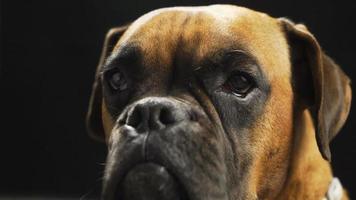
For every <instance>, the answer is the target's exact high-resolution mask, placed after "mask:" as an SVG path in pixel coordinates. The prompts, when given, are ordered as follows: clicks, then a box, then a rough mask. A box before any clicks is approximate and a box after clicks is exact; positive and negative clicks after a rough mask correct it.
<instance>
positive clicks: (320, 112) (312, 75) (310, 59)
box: [280, 18, 351, 161]
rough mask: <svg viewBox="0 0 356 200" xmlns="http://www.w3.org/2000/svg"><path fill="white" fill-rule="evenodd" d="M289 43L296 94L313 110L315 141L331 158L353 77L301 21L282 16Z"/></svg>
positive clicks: (346, 113) (342, 120)
mask: <svg viewBox="0 0 356 200" xmlns="http://www.w3.org/2000/svg"><path fill="white" fill-rule="evenodd" d="M280 22H281V24H282V26H283V28H284V31H285V32H286V36H287V38H288V42H289V44H290V52H291V61H292V67H293V71H294V72H296V73H295V74H293V76H300V75H302V78H301V77H299V78H296V79H294V81H295V82H296V83H295V85H297V89H296V92H297V95H299V96H300V97H301V98H303V99H304V100H303V101H304V102H305V103H306V106H308V108H309V109H310V111H311V113H312V117H313V120H314V125H315V129H316V140H317V144H318V147H319V150H320V152H321V154H322V156H323V157H324V159H327V160H329V161H330V160H331V153H330V148H329V143H330V141H331V140H332V139H333V138H334V137H335V136H336V134H337V133H338V132H339V130H340V129H341V127H342V126H343V125H344V123H345V121H346V118H347V116H348V114H349V110H350V104H351V86H350V79H349V78H348V77H347V76H346V75H345V73H344V72H343V71H342V70H341V68H340V67H339V66H338V65H337V64H336V63H335V62H334V61H333V60H332V59H331V58H330V57H328V56H327V55H326V54H325V53H324V52H323V51H322V50H321V47H320V45H319V44H318V42H317V40H316V39H315V38H314V36H313V35H312V34H311V33H310V32H309V31H308V29H307V28H306V27H305V26H304V25H302V24H294V23H293V22H291V21H289V20H288V19H284V18H281V19H280Z"/></svg>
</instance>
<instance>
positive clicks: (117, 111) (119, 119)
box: [87, 5, 351, 200]
mask: <svg viewBox="0 0 356 200" xmlns="http://www.w3.org/2000/svg"><path fill="white" fill-rule="evenodd" d="M350 99H351V90H350V87H349V80H348V78H347V77H346V76H345V75H344V74H343V72H342V71H341V70H340V69H339V67H338V66H337V65H335V63H333V62H332V61H331V59H329V58H328V57H327V56H326V55H325V54H324V53H323V52H322V51H321V49H320V47H319V45H318V43H317V41H316V40H315V38H314V37H313V36H312V35H311V34H310V33H309V32H308V30H307V29H306V28H305V27H304V26H303V25H295V24H294V23H292V22H290V21H288V20H286V19H281V18H280V19H275V18H272V17H270V16H268V15H266V14H263V13H259V12H255V11H252V10H249V9H246V8H241V7H236V6H229V5H214V6H208V7H190V8H188V7H179V8H167V9H159V10H156V11H153V12H150V13H148V14H146V15H144V16H142V17H140V18H139V19H138V20H136V21H135V22H133V23H132V24H131V25H129V26H127V27H121V28H115V29H112V30H111V31H110V32H109V33H108V35H107V38H106V41H105V45H104V49H103V53H102V58H101V61H100V63H99V67H98V70H97V75H96V83H95V84H94V89H93V95H92V98H91V102H90V107H89V113H88V118H87V120H88V127H89V130H90V131H91V133H92V135H94V136H95V137H96V138H102V139H103V140H105V141H106V142H107V145H108V150H109V153H108V157H107V166H106V171H105V176H104V188H103V198H104V199H115V198H118V199H143V197H145V198H147V199H191V200H195V199H256V198H274V197H276V196H275V195H276V194H278V193H279V192H280V191H281V188H282V186H283V183H284V182H285V180H286V177H287V172H288V167H290V160H291V159H292V157H293V156H294V155H295V148H293V144H295V140H297V139H296V138H297V136H296V129H297V128H296V124H297V123H298V121H299V120H300V117H299V116H301V115H302V113H303V112H304V111H305V110H308V112H310V114H311V115H310V116H312V117H313V120H314V126H315V129H316V139H317V140H316V141H317V144H318V147H319V150H320V152H321V154H322V155H323V157H324V158H326V159H330V151H329V146H328V145H329V142H330V140H331V139H332V138H333V137H334V136H335V135H336V133H337V132H338V130H339V129H340V128H341V126H342V125H343V123H344V121H345V119H346V117H347V114H348V110H349V105H350Z"/></svg>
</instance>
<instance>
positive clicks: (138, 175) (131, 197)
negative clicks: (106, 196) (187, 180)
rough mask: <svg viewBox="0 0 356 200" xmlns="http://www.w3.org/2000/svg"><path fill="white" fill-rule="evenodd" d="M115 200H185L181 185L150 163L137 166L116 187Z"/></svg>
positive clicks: (172, 176)
mask: <svg viewBox="0 0 356 200" xmlns="http://www.w3.org/2000/svg"><path fill="white" fill-rule="evenodd" d="M115 199H120V200H143V199H147V200H151V199H152V200H154V199H156V200H158V199H162V200H163V199H170V200H187V199H188V198H187V195H186V191H185V189H184V187H183V186H182V184H181V183H180V182H179V181H178V180H177V179H176V178H175V177H174V175H173V174H171V173H170V172H169V170H168V169H167V168H166V167H164V166H161V165H159V164H155V163H152V162H148V163H142V164H138V165H137V166H135V167H133V168H132V169H131V170H129V171H128V173H127V174H126V175H125V177H124V179H123V181H122V182H121V183H120V184H119V185H118V187H117V191H116V194H115Z"/></svg>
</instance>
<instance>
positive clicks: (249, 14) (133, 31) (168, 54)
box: [115, 5, 290, 79]
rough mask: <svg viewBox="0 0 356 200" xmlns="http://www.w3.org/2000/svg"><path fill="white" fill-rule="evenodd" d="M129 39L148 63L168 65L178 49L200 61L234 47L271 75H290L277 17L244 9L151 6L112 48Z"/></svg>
mask: <svg viewBox="0 0 356 200" xmlns="http://www.w3.org/2000/svg"><path fill="white" fill-rule="evenodd" d="M129 43H135V44H136V45H138V46H139V47H140V49H141V50H142V51H143V55H144V56H145V62H146V63H148V66H150V64H149V63H150V62H151V63H154V64H152V65H151V66H152V67H160V68H162V67H169V66H170V64H172V63H171V61H172V60H173V57H174V55H175V54H176V53H177V52H179V51H180V52H184V53H185V54H186V55H188V56H186V57H189V58H192V59H195V61H196V62H199V61H200V60H202V59H203V58H204V57H206V56H207V55H211V54H212V53H214V52H216V51H219V50H223V49H227V48H237V49H239V50H244V51H247V52H249V54H250V55H253V56H254V57H255V58H256V60H257V61H258V62H259V64H260V66H261V68H262V69H263V70H264V71H265V73H266V75H267V77H268V78H269V79H273V78H274V77H275V76H277V77H284V78H289V76H290V67H289V66H290V61H289V52H288V44H287V41H286V38H285V36H284V33H283V31H282V30H281V26H280V25H279V21H278V20H277V19H275V18H272V17H270V16H269V15H267V14H264V13H261V12H256V11H253V10H250V9H247V8H244V7H238V6H233V5H212V6H201V7H172V8H162V9H158V10H154V11H152V12H149V13H147V14H145V15H143V16H142V17H140V18H138V19H137V20H136V21H135V22H134V23H132V24H131V26H130V27H129V29H128V30H127V31H126V32H125V34H124V35H123V36H122V37H121V39H120V40H119V42H118V43H117V45H116V47H115V48H116V49H118V48H119V47H120V46H123V45H125V44H129ZM192 62H193V63H194V61H192ZM157 63H160V64H157Z"/></svg>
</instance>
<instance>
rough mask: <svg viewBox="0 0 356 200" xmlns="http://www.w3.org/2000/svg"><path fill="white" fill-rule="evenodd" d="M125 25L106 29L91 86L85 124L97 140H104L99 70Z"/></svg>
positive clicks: (125, 27)
mask: <svg viewBox="0 0 356 200" xmlns="http://www.w3.org/2000/svg"><path fill="white" fill-rule="evenodd" d="M127 28H128V25H127V26H122V27H116V28H112V29H110V30H109V31H108V33H107V34H106V37H105V41H104V46H103V49H102V52H101V57H100V60H99V64H98V67H97V69H96V73H95V80H94V84H93V87H92V92H91V97H90V101H89V108H88V112H87V116H86V126H87V130H88V132H89V135H90V136H91V137H92V138H94V139H96V140H99V141H105V133H104V127H103V122H102V118H101V116H102V111H101V107H102V98H103V96H102V85H101V78H100V71H101V68H102V66H103V65H104V64H105V62H106V59H107V57H108V56H109V55H110V54H111V52H112V51H113V49H114V47H115V45H116V43H117V42H118V41H119V39H120V37H121V36H122V35H123V33H124V32H125V31H126V30H127Z"/></svg>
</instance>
